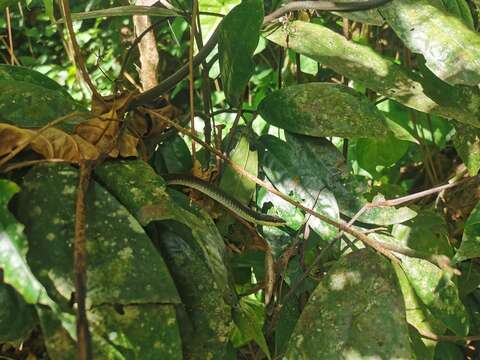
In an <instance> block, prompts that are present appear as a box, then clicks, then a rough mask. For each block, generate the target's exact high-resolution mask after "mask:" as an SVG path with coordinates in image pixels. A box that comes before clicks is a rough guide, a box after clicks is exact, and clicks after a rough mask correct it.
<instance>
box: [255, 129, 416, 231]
mask: <svg viewBox="0 0 480 360" xmlns="http://www.w3.org/2000/svg"><path fill="white" fill-rule="evenodd" d="M261 140H262V143H263V144H264V146H265V147H266V148H267V150H268V151H267V153H266V154H265V158H264V160H263V161H262V163H263V166H264V169H265V171H266V172H267V175H268V177H269V179H270V180H271V181H272V182H273V183H274V184H275V185H276V186H278V187H279V188H280V189H281V190H282V191H284V192H286V193H290V192H291V191H293V192H294V193H296V194H298V195H299V196H300V197H301V198H302V199H304V202H305V203H304V204H305V206H309V207H311V206H313V204H314V202H315V199H316V198H317V197H318V201H317V207H316V209H317V211H318V210H319V211H326V214H327V215H329V216H330V217H332V216H333V215H334V214H335V212H334V211H335V207H338V208H339V209H340V212H341V213H342V214H345V215H347V216H350V217H352V216H354V215H355V214H356V213H357V212H358V211H359V210H360V209H361V208H362V207H363V206H364V205H365V204H366V203H367V201H366V199H365V198H364V195H363V194H364V193H365V192H366V189H367V187H366V183H364V182H362V181H360V180H358V179H357V178H355V177H353V176H352V175H350V174H349V172H348V168H347V167H346V164H345V162H344V160H343V156H342V155H341V154H340V153H339V152H338V150H337V149H336V148H335V147H334V146H333V145H332V144H331V143H330V142H328V141H326V140H324V139H319V138H313V137H307V136H299V135H293V134H287V142H286V143H285V142H283V141H281V140H280V139H277V138H274V137H273V136H264V137H262V138H261ZM305 164H308V166H305ZM291 174H293V175H294V176H293V177H292V176H291ZM332 196H333V201H334V203H332V202H331V201H332V200H327V199H330V198H331V197H332ZM335 202H336V203H338V205H336V204H335ZM327 204H329V205H328V206H327ZM332 204H334V207H332ZM332 211H333V212H332ZM336 211H338V210H336ZM415 215H416V213H415V212H414V211H412V210H410V209H409V208H407V207H402V208H399V209H395V208H392V207H386V208H371V209H367V210H366V211H365V212H364V213H363V214H362V215H361V216H360V217H359V220H360V221H362V222H365V223H370V224H378V225H389V224H395V223H401V222H403V221H406V220H409V219H411V218H412V217H414V216H415ZM312 219H313V217H312ZM312 221H314V222H313V223H314V224H315V221H317V220H312ZM320 223H321V222H320ZM323 226H325V224H323ZM322 236H325V234H323V235H322Z"/></svg>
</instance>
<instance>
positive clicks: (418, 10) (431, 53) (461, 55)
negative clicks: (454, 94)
mask: <svg viewBox="0 0 480 360" xmlns="http://www.w3.org/2000/svg"><path fill="white" fill-rule="evenodd" d="M380 12H381V14H382V15H383V16H384V18H385V19H386V20H387V22H388V24H389V25H390V26H391V27H392V28H393V30H395V32H396V34H397V35H398V36H399V37H400V39H402V41H403V42H404V43H405V45H406V46H407V47H408V48H409V49H410V50H411V51H413V52H414V53H418V54H422V55H423V56H424V57H425V59H426V60H427V66H428V68H429V69H430V70H432V72H433V73H434V74H435V75H437V76H438V77H439V78H441V79H442V80H445V81H446V82H448V83H450V84H464V85H472V86H473V85H477V84H478V83H480V61H479V60H478V59H479V58H480V35H479V34H478V33H477V32H475V31H474V30H473V29H470V28H469V27H468V26H466V25H465V23H464V22H463V21H462V20H460V19H458V18H456V17H454V16H451V15H450V14H448V12H446V11H445V10H444V9H442V8H441V7H439V6H438V3H437V2H436V1H433V0H402V1H394V2H393V3H391V4H388V5H387V6H385V7H383V8H382V9H381V10H380Z"/></svg>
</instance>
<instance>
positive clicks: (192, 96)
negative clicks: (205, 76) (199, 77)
mask: <svg viewBox="0 0 480 360" xmlns="http://www.w3.org/2000/svg"><path fill="white" fill-rule="evenodd" d="M197 14H198V2H197V0H193V1H192V16H191V20H190V21H191V24H190V49H189V52H188V82H189V89H188V90H189V92H188V95H189V103H190V127H191V128H192V131H193V132H194V133H195V94H194V93H195V83H194V74H193V68H194V66H193V53H194V52H195V34H196V32H197ZM196 157H197V156H196V151H195V141H192V160H193V166H195V162H196Z"/></svg>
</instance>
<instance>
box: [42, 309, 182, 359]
mask: <svg viewBox="0 0 480 360" xmlns="http://www.w3.org/2000/svg"><path fill="white" fill-rule="evenodd" d="M37 311H38V314H39V318H40V325H41V327H42V335H43V337H44V339H45V345H46V348H47V352H48V355H49V359H52V360H64V359H74V358H75V357H76V353H77V347H76V344H75V341H74V340H73V339H72V337H71V336H69V334H68V333H67V332H66V331H65V330H64V328H63V327H62V326H61V324H60V322H58V321H57V320H56V319H55V317H53V316H52V313H51V312H50V311H48V310H45V309H42V308H38V309H37ZM88 316H89V326H90V331H91V335H92V345H93V346H92V348H93V349H92V350H93V358H94V359H100V360H110V359H119V360H120V359H121V360H123V359H125V360H126V359H129V360H130V359H132V360H137V359H138V360H140V359H172V360H180V359H183V356H182V348H181V345H182V344H181V341H180V334H179V331H178V324H177V321H176V315H175V308H174V306H173V305H166V304H141V305H138V304H131V305H127V306H119V305H112V304H103V305H102V306H98V307H95V308H93V309H91V310H89V312H88ZM72 325H73V326H74V325H75V323H74V321H73V323H72Z"/></svg>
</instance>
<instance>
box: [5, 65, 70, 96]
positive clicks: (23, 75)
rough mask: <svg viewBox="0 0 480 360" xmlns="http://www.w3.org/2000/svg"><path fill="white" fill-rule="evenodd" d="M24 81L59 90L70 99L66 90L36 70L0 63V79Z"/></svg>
mask: <svg viewBox="0 0 480 360" xmlns="http://www.w3.org/2000/svg"><path fill="white" fill-rule="evenodd" d="M3 80H5V81H24V82H28V83H30V84H35V85H38V86H41V87H44V88H47V89H50V90H54V91H57V92H61V93H62V94H63V95H64V96H65V97H67V98H69V99H71V100H72V101H73V99H72V97H71V96H70V95H69V94H68V92H67V90H65V88H63V87H62V86H61V85H59V84H58V83H56V82H55V81H53V80H52V79H50V78H49V77H48V76H46V75H43V74H42V73H39V72H38V71H35V70H32V69H29V68H26V67H23V66H12V65H5V64H0V81H3Z"/></svg>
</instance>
